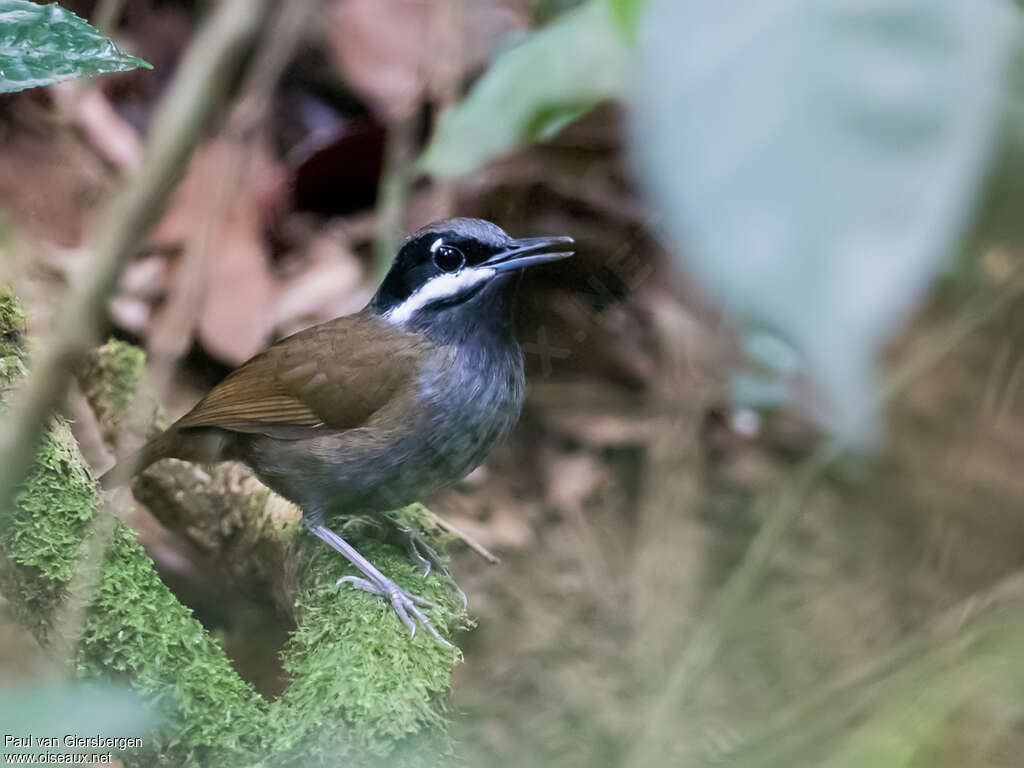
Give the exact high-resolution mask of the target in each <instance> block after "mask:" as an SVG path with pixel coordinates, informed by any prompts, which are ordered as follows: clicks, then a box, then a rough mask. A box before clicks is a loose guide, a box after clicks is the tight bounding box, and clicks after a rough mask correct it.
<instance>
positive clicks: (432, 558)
mask: <svg viewBox="0 0 1024 768" xmlns="http://www.w3.org/2000/svg"><path fill="white" fill-rule="evenodd" d="M397 527H398V530H399V531H401V532H402V533H403V534H405V536H406V538H407V540H408V542H409V557H410V558H412V561H413V562H414V563H416V564H417V565H419V566H420V567H421V568H422V569H423V578H427V576H429V575H430V571H431V569H432V568H437V570H438V572H440V573H441V574H442V575H443V576H444V578H445V581H447V582H448V584H449V585H450V586H451V587H452V589H454V590H455V591H456V592H457V593H458V595H459V599H461V600H462V608H463V610H465V609H466V608H467V607H468V605H469V602H468V601H467V600H466V593H465V592H463V591H462V587H460V586H459V585H458V584H456V583H455V579H454V578H452V574H451V572H450V571H449V570H448V566H447V565H445V562H444V560H442V559H441V556H440V555H439V554H437V551H436V550H435V549H434V548H433V547H432V546H430V545H429V544H427V543H426V542H425V541H424V540H423V538H422V537H421V536H420V534H419V533H418V532H417V531H416V529H414V528H412V527H410V526H408V525H401V524H399V525H398V526H397Z"/></svg>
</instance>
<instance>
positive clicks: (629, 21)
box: [607, 0, 644, 40]
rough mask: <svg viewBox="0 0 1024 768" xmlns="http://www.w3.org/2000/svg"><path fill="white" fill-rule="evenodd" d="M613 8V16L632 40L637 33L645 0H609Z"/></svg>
mask: <svg viewBox="0 0 1024 768" xmlns="http://www.w3.org/2000/svg"><path fill="white" fill-rule="evenodd" d="M607 2H608V4H609V5H610V6H611V9H612V16H613V17H615V21H616V22H618V24H619V26H620V27H621V28H622V31H623V32H625V33H626V35H627V36H628V37H629V39H630V40H632V39H633V37H634V35H635V34H636V27H637V24H638V23H639V21H640V12H641V11H643V8H644V0H607Z"/></svg>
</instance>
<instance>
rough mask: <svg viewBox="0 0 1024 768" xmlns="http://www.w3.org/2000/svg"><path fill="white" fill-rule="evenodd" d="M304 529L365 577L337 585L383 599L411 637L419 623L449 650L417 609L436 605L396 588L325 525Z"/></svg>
mask: <svg viewBox="0 0 1024 768" xmlns="http://www.w3.org/2000/svg"><path fill="white" fill-rule="evenodd" d="M307 527H308V528H309V530H310V532H311V533H312V534H313V535H314V536H316V537H317V538H318V539H320V540H321V541H323V542H324V543H325V544H327V545H328V546H329V547H331V548H332V549H334V550H336V551H337V552H340V553H341V554H342V555H344V556H345V559H346V560H348V561H349V562H350V563H352V565H354V566H355V567H356V568H357V569H358V570H359V571H360V573H362V574H363V576H365V577H366V578H360V577H358V576H345V577H343V578H341V579H338V583H339V584H341V583H342V582H349V583H351V584H352V586H354V587H356V588H357V589H363V590H366V591H367V592H371V593H373V594H375V595H380V596H382V597H386V598H387V599H388V600H390V601H391V605H392V607H394V609H395V613H397V614H398V618H399V619H401V621H402V623H403V624H405V626H407V627H408V628H409V632H410V633H412V634H413V635H415V634H416V623H417V622H419V624H420V625H421V626H424V627H426V628H427V630H429V631H430V634H431V635H433V636H434V639H435V640H437V642H439V643H441V644H442V645H446V646H448V647H449V648H450V647H452V644H451V643H449V642H448V641H447V640H445V639H444V638H443V637H441V635H440V634H438V631H437V630H436V629H434V625H433V624H431V623H430V620H429V619H428V618H427V617H426V616H425V615H424V613H423V611H421V610H420V609H419V606H421V605H425V606H430V607H434V608H436V607H437V606H436V604H435V603H432V602H430V601H429V600H425V599H424V598H422V597H419V596H418V595H413V594H410V593H409V592H406V591H405V590H404V589H402V588H401V587H400V586H398V585H397V584H395V582H393V581H392V580H391V579H389V578H388V577H387V576H385V575H384V574H383V573H381V572H380V571H379V570H377V568H376V567H375V566H374V565H373V563H371V562H370V561H369V560H367V559H366V558H365V557H363V556H362V555H361V554H359V552H358V551H356V548H355V547H353V546H352V545H351V544H349V543H348V542H347V541H345V540H344V539H343V538H341V536H339V535H338V534H336V533H335V532H334V531H332V530H331V529H330V528H328V527H327V526H326V525H322V524H320V523H309V524H308V525H307ZM410 614H411V616H410ZM413 619H415V621H413Z"/></svg>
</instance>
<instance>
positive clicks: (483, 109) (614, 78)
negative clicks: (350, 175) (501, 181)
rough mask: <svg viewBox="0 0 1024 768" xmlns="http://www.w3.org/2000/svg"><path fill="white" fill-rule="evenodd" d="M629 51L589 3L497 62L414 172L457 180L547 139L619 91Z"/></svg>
mask: <svg viewBox="0 0 1024 768" xmlns="http://www.w3.org/2000/svg"><path fill="white" fill-rule="evenodd" d="M627 64H628V46H627V44H626V40H625V36H624V35H623V34H622V32H621V30H620V29H619V27H618V26H617V22H616V19H615V18H613V15H612V11H611V7H610V6H609V4H608V3H607V2H606V1H605V0H590V2H588V3H586V4H584V5H582V6H580V7H578V8H574V9H573V10H571V11H568V12H566V13H565V14H563V15H562V16H560V17H559V18H558V19H557V20H556V21H555V22H553V23H552V24H550V25H549V26H547V27H544V28H543V29H540V30H538V31H537V32H534V33H533V34H532V35H531V36H530V37H529V38H528V39H527V40H526V41H525V42H523V43H522V44H521V45H518V46H516V47H514V48H511V49H509V50H507V51H505V52H504V53H502V54H501V55H499V56H498V57H497V58H496V59H495V60H494V62H493V63H492V64H491V66H490V68H489V69H488V70H487V72H486V73H485V74H484V75H483V76H482V77H481V78H480V80H479V81H478V82H477V83H476V85H475V86H474V87H473V89H472V90H471V91H470V93H469V95H468V96H467V97H466V99H465V100H464V101H462V102H461V103H459V104H457V105H455V106H454V107H451V108H450V109H448V110H447V111H446V112H445V113H444V114H442V115H441V119H440V120H439V122H438V126H437V131H436V132H435V134H434V136H433V138H432V139H431V142H430V145H429V146H428V147H427V149H426V151H425V153H424V155H423V157H422V158H421V159H420V161H419V168H420V170H422V171H423V172H425V173H432V174H436V175H438V176H460V175H462V174H465V173H469V172H470V171H473V170H475V169H477V168H479V167H480V166H482V165H484V164H485V163H486V162H488V161H489V160H492V159H494V158H496V157H499V156H501V155H503V154H506V153H508V152H510V151H512V150H514V149H515V148H517V147H519V146H522V145H524V144H526V143H528V142H531V141H541V140H544V139H548V138H551V137H552V136H554V135H555V134H556V133H557V132H558V131H560V130H561V129H562V128H564V127H565V126H566V125H567V124H568V123H570V122H571V121H573V120H575V119H576V118H578V117H579V116H580V115H582V114H584V113H585V112H587V111H588V110H590V109H591V108H592V107H594V106H595V105H597V104H599V103H601V102H603V101H608V100H609V99H614V98H616V97H617V96H620V95H621V94H622V93H623V92H624V89H625V85H626V81H627V77H626V73H627Z"/></svg>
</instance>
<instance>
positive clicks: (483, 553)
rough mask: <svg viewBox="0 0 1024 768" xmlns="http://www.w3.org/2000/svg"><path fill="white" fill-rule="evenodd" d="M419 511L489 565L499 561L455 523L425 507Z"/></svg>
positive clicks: (499, 559) (499, 560)
mask: <svg viewBox="0 0 1024 768" xmlns="http://www.w3.org/2000/svg"><path fill="white" fill-rule="evenodd" d="M420 511H421V512H422V513H423V516H424V517H426V518H427V519H428V520H430V522H432V523H433V524H434V525H436V526H437V527H438V528H440V529H441V530H442V531H444V532H445V533H450V534H451V535H452V536H454V537H455V538H457V539H459V540H460V541H462V542H463V543H464V544H465V545H466V546H467V547H469V548H470V549H471V550H473V551H474V552H476V553H477V554H478V555H480V557H482V558H483V559H484V560H486V561H487V562H488V563H490V564H491V565H497V564H498V563H500V562H501V558H499V557H498V556H497V555H496V554H494V553H493V552H491V550H489V549H488V548H487V547H485V546H484V545H483V544H481V543H480V542H479V541H477V540H476V539H475V538H473V537H472V536H471V535H470V534H468V533H466V532H465V531H463V530H461V529H460V528H457V527H456V526H455V525H453V524H452V523H449V522H448V521H447V520H444V519H442V518H440V517H438V516H437V515H436V514H434V513H433V512H431V511H430V510H429V509H427V508H426V507H423V508H422V509H421V510H420Z"/></svg>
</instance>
